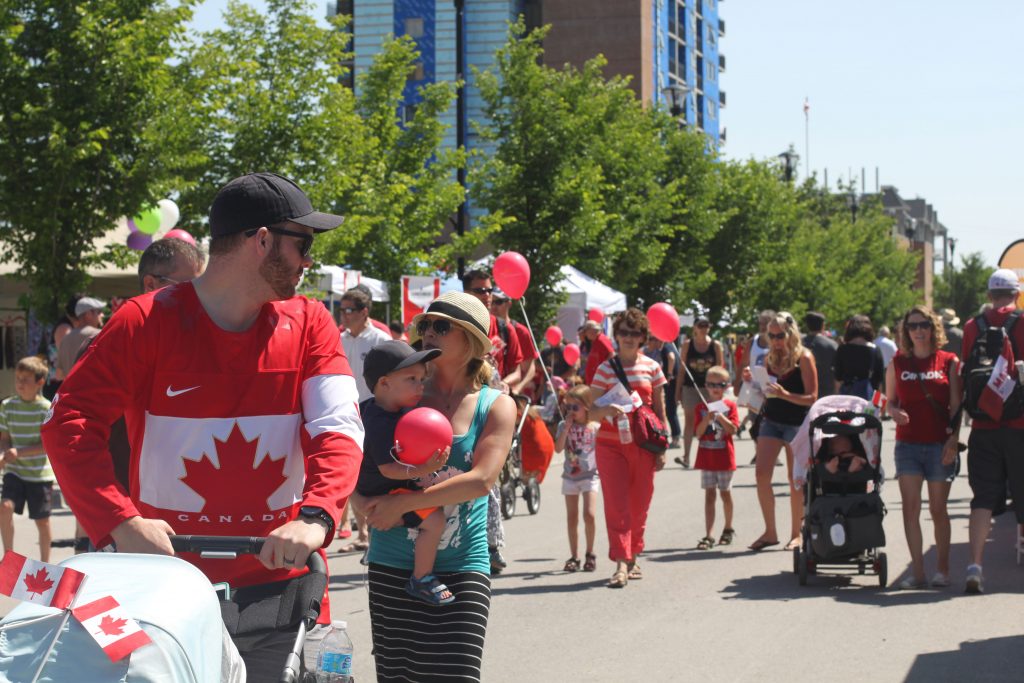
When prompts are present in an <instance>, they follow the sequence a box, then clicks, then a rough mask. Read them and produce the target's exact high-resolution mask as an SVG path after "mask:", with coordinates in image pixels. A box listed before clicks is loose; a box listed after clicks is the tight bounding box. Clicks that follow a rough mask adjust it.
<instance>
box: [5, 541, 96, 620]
mask: <svg viewBox="0 0 1024 683" xmlns="http://www.w3.org/2000/svg"><path fill="white" fill-rule="evenodd" d="M83 579H85V574H83V573H82V572H80V571H77V570H74V569H68V568H67V567H61V566H60V565H56V564H47V563H46V562H40V561H39V560H33V559H30V558H27V557H25V556H24V555H19V554H18V553H16V552H14V551H8V552H7V554H6V555H4V559H3V561H2V562H0V593H3V594H4V595H9V596H11V597H12V598H15V599H16V600H24V601H25V602H31V603H33V604H36V605H47V606H49V607H56V608H57V609H67V607H68V606H69V605H70V604H71V603H72V602H74V599H75V595H76V594H77V593H78V589H79V587H80V586H81V585H82V580H83Z"/></svg>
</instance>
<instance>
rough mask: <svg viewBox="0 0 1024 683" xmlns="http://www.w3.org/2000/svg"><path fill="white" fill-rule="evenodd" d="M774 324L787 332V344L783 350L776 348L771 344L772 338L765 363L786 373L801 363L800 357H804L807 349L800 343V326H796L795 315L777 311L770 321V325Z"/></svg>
mask: <svg viewBox="0 0 1024 683" xmlns="http://www.w3.org/2000/svg"><path fill="white" fill-rule="evenodd" d="M772 325H775V326H776V327H778V328H779V329H780V330H782V331H783V332H784V333H785V334H786V346H785V348H783V349H781V350H776V349H775V347H774V346H771V340H769V351H768V357H767V358H766V359H765V364H766V365H768V366H769V367H771V369H772V370H774V371H775V372H777V373H779V374H780V375H784V374H786V373H787V372H789V371H790V370H792V369H793V368H795V367H796V366H797V365H799V364H800V359H801V358H803V355H804V350H805V349H804V345H803V344H801V343H800V328H798V327H797V326H796V320H794V319H793V316H792V315H790V314H789V313H785V312H782V313H776V314H775V316H774V317H773V318H772V319H771V320H769V321H768V326H769V327H771V326H772Z"/></svg>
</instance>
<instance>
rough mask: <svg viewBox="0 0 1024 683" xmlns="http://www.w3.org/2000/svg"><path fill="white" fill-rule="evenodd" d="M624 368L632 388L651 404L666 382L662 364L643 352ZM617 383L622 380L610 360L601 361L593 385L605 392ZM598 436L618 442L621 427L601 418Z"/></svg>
mask: <svg viewBox="0 0 1024 683" xmlns="http://www.w3.org/2000/svg"><path fill="white" fill-rule="evenodd" d="M622 369H623V370H625V372H626V379H628V380H629V386H630V388H631V390H635V391H636V392H637V393H638V394H640V400H641V401H643V402H644V404H645V405H647V406H651V405H652V404H653V401H654V390H655V389H657V388H658V387H661V386H664V385H665V383H666V379H665V373H663V372H662V371H661V364H660V363H658V361H656V360H654V359H652V358H650V357H649V356H645V355H644V354H642V353H641V354H640V355H639V356H638V357H637V359H636V363H634V364H633V365H624V366H623V367H622ZM616 384H621V382H620V381H619V376H618V375H616V374H615V370H614V369H613V368H612V364H611V363H610V362H609V361H605V362H604V363H601V367H599V368H598V369H597V372H595V373H594V381H593V382H591V386H592V387H594V389H595V390H596V391H598V392H600V393H601V394H604V393H605V392H607V391H608V390H609V389H611V388H612V387H613V386H615V385H616ZM597 438H598V440H599V441H615V442H616V443H618V442H619V428H618V427H617V426H616V425H615V423H614V422H609V421H608V420H601V431H600V432H598V434H597Z"/></svg>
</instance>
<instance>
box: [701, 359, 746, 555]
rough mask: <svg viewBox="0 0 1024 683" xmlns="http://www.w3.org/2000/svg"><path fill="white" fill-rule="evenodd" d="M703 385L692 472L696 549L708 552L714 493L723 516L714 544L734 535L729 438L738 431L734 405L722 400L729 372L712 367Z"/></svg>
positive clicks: (732, 452) (733, 454) (733, 466)
mask: <svg viewBox="0 0 1024 683" xmlns="http://www.w3.org/2000/svg"><path fill="white" fill-rule="evenodd" d="M704 386H705V387H706V389H707V394H708V403H707V405H705V404H704V403H698V404H697V407H696V416H695V421H696V423H697V427H696V434H698V435H700V441H699V442H698V447H697V462H696V463H695V469H698V470H700V482H701V488H703V489H704V538H702V539H700V542H699V543H697V549H698V550H710V549H711V548H713V547H714V545H715V539H714V537H713V536H712V535H711V530H712V529H713V528H714V526H715V499H716V497H717V495H716V490H717V491H718V492H719V493H721V495H722V511H723V513H724V514H725V528H724V529H723V530H722V536H721V537H720V538H719V539H718V545H729V544H731V543H732V541H733V537H734V536H735V534H736V532H735V530H734V529H733V528H732V513H733V505H732V477H733V474H734V473H735V472H736V448H735V446H734V445H733V442H732V438H733V436H735V434H736V432H737V431H739V428H740V413H739V409H738V408H737V407H736V402H735V401H733V400H732V399H728V398H725V390H726V388H727V387H728V386H729V371H728V370H726V369H725V368H724V367H722V366H721V365H715V366H712V367H711V368H709V369H708V372H707V379H706V381H705V384H704ZM709 408H710V409H709Z"/></svg>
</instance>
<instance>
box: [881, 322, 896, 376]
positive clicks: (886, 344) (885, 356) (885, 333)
mask: <svg viewBox="0 0 1024 683" xmlns="http://www.w3.org/2000/svg"><path fill="white" fill-rule="evenodd" d="M890 335H891V333H890V332H889V328H888V327H886V326H885V325H882V326H881V327H880V328H878V338H877V339H875V346H877V347H878V350H879V351H881V352H882V363H883V364H884V365H885V367H889V362H890V361H892V357H893V356H895V355H896V351H898V350H899V349H898V348H897V347H896V342H894V341H893V340H892V339H890Z"/></svg>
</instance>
